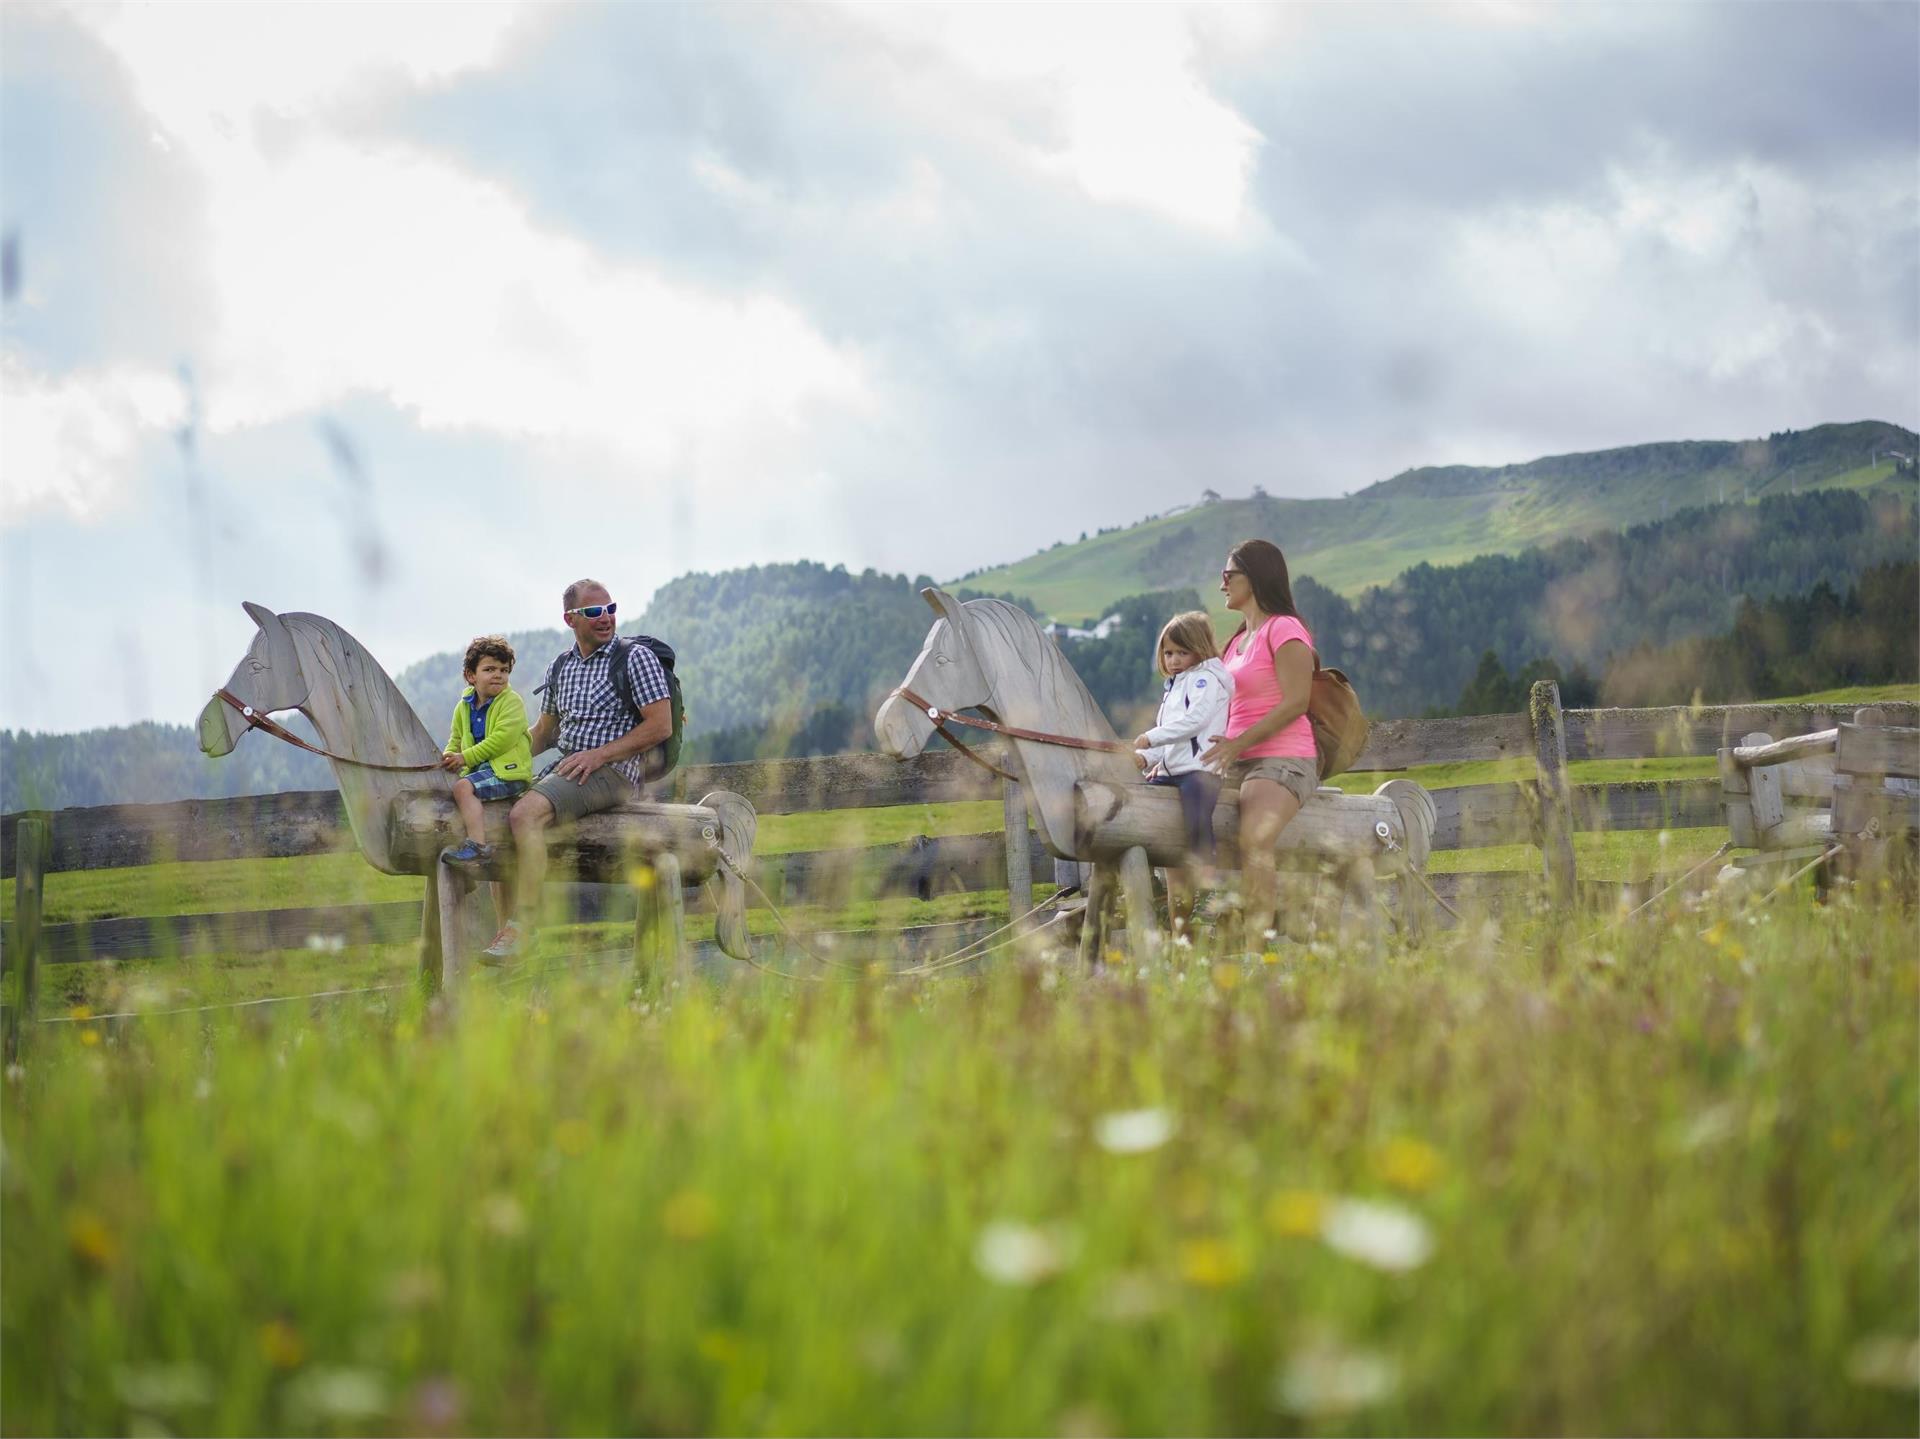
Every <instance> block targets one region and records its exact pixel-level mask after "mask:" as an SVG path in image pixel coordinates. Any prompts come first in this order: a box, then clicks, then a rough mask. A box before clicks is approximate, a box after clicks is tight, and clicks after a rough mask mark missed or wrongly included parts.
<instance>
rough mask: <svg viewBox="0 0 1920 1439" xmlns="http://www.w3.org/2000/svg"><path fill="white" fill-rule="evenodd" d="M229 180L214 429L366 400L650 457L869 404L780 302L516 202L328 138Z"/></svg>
mask: <svg viewBox="0 0 1920 1439" xmlns="http://www.w3.org/2000/svg"><path fill="white" fill-rule="evenodd" d="M222 171H223V172H222V175H221V180H220V183H218V184H217V185H216V186H215V198H214V201H213V207H214V217H215V218H214V224H213V227H212V229H213V234H214V236H215V246H216V252H215V255H214V257H213V264H214V268H215V271H216V273H217V274H218V276H219V285H220V289H221V302H222V307H223V323H222V337H221V352H220V355H219V358H218V364H217V367H216V368H215V369H214V370H213V372H212V373H211V374H210V375H209V380H210V384H209V396H210V398H209V404H208V421H209V424H210V426H211V427H212V428H214V429H215V430H220V429H226V428H232V427H235V426H240V425H250V424H260V423H265V422H268V421H271V420H274V419H277V418H280V417H282V416H285V415H290V414H296V413H299V412H302V411H305V410H311V409H317V408H321V407H324V406H326V405H328V404H329V403H332V402H334V401H335V400H337V399H338V398H339V397H340V396H341V395H344V394H347V393H350V392H352V391H355V390H364V391H370V392H373V393H377V394H380V395H382V396H384V397H386V398H389V399H391V400H392V401H393V402H394V403H396V404H397V405H399V406H401V407H402V408H405V409H408V410H411V411H413V412H415V413H417V415H418V416H419V418H420V421H421V423H422V424H423V425H425V426H427V427H429V428H458V427H466V426H473V427H478V428H482V429H490V430H494V431H498V432H501V433H507V434H522V435H531V436H541V437H551V438H573V439H577V440H582V441H586V442H590V443H598V444H601V445H604V446H606V447H607V448H609V449H611V450H613V451H614V452H616V453H620V454H625V455H627V456H629V457H631V458H636V459H644V460H649V461H659V460H664V459H666V458H668V457H670V456H672V455H673V454H675V453H677V452H679V451H680V450H681V449H682V448H683V447H684V446H685V445H687V444H689V443H697V442H699V441H700V440H701V439H702V437H704V436H709V435H714V436H721V435H728V434H732V433H735V432H737V431H738V429H739V428H740V427H742V426H753V425H755V424H759V423H763V422H764V423H771V424H774V425H778V426H795V425H799V424H802V423H803V422H804V418H805V415H804V412H805V411H806V409H807V408H808V406H810V405H812V404H813V403H815V402H827V403H832V404H847V405H852V406H855V407H859V406H861V405H864V404H865V403H866V402H867V398H868V397H867V392H866V385H865V381H864V380H863V378H862V376H861V373H860V366H859V363H858V360H857V357H855V356H853V355H851V354H849V353H845V352H842V351H840V350H838V349H836V348H835V347H833V346H832V345H830V344H829V343H827V342H826V341H825V340H824V339H822V338H821V337H820V336H819V335H817V334H816V333H815V332H814V331H813V330H812V329H811V327H810V326H809V325H808V323H807V321H806V319H805V317H804V316H802V315H801V314H800V313H799V312H798V311H797V310H796V309H795V308H794V307H793V306H791V305H789V304H787V303H785V302H784V301H782V300H780V299H778V298H776V297H773V296H770V295H766V294H753V293H748V294H745V295H739V296H718V295H710V294H705V293H702V292H700V291H697V290H694V289H691V288H689V287H687V286H684V285H675V284H672V283H670V282H668V281H667V280H665V279H663V278H661V277H660V276H659V275H658V274H657V273H654V272H652V271H650V270H649V269H647V268H646V267H644V266H641V265H637V264H626V265H616V264H612V263H610V262H608V261H606V260H603V259H602V258H600V257H599V256H598V255H597V254H596V253H595V252H594V251H593V250H592V249H590V248H589V247H588V246H587V245H585V244H583V243H582V242H580V241H578V240H575V239H573V238H571V237H568V236H565V235H561V234H557V233H553V232H550V231H546V230H542V229H541V228H539V227H538V226H536V225H534V224H533V223H532V222H531V221H530V220H529V218H528V217H527V215H526V214H525V212H524V209H523V208H522V207H521V205H520V204H519V202H518V201H517V200H515V199H514V198H513V197H512V196H510V195H509V194H507V193H506V192H505V191H504V190H502V189H500V188H499V187H497V186H495V185H492V184H489V183H485V182H482V181H478V180H475V179H473V178H471V177H469V176H466V175H463V174H461V173H459V172H458V171H455V170H453V169H452V168H450V167H449V166H447V165H444V164H442V163H439V162H437V161H433V160H429V159H425V158H423V157H421V156H418V155H413V154H408V153H406V152H403V151H398V150H393V151H384V152H383V151H367V150H364V149H357V148H353V147H349V146H347V145H345V144H341V143H337V142H334V141H315V142H311V143H309V144H306V145H303V146H302V147H301V148H300V150H299V151H298V152H297V153H295V154H293V155H291V156H290V157H288V158H286V159H285V160H284V161H283V162H281V163H278V164H266V163H263V162H259V161H258V160H257V159H256V158H255V157H252V156H250V155H235V156H231V157H229V160H228V163H227V164H226V165H224V166H223V167H222Z"/></svg>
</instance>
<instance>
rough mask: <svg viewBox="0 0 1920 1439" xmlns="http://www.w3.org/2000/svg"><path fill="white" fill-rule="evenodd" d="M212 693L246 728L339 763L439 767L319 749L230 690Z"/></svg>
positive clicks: (405, 770) (400, 770)
mask: <svg viewBox="0 0 1920 1439" xmlns="http://www.w3.org/2000/svg"><path fill="white" fill-rule="evenodd" d="M214 694H215V695H217V696H218V697H219V698H221V699H223V700H225V701H226V702H227V703H228V704H230V705H232V706H233V707H234V708H235V709H237V710H239V711H240V717H241V718H242V719H244V720H245V721H246V722H247V728H248V729H257V730H265V731H266V732H267V733H268V734H270V735H272V736H273V737H274V738H275V739H283V740H285V741H286V742H287V743H288V744H290V745H298V746H299V747H300V748H301V749H303V750H306V751H307V752H308V753H310V754H317V755H319V756H320V757H321V758H323V759H330V760H338V761H339V762H340V763H341V764H351V765H358V766H360V768H362V769H384V770H390V771H392V772H394V773H396V774H413V773H417V772H419V771H422V770H430V769H439V768H440V762H439V761H438V760H435V761H434V762H433V763H432V764H376V763H375V762H374V761H373V760H370V759H355V758H354V757H353V756H352V755H346V754H335V753H334V752H333V751H332V750H330V749H321V748H320V747H319V746H318V745H311V744H308V743H307V742H306V741H305V740H303V739H301V738H300V736H299V735H297V734H295V733H294V732H293V731H292V730H290V729H288V728H286V726H284V725H281V724H278V723H276V722H275V721H273V720H271V719H269V718H267V716H265V715H263V714H261V713H260V712H259V711H258V710H256V709H255V708H254V707H253V706H252V705H250V704H248V703H247V702H246V701H245V700H242V699H240V698H239V697H238V696H237V695H235V694H233V693H232V691H230V690H227V689H217V690H215V691H214Z"/></svg>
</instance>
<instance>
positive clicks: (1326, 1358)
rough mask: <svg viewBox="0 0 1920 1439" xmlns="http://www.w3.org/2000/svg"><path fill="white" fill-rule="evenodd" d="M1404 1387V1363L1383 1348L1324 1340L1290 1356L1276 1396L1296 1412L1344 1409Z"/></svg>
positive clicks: (1342, 1411) (1375, 1401) (1328, 1412)
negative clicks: (1401, 1366)
mask: <svg viewBox="0 0 1920 1439" xmlns="http://www.w3.org/2000/svg"><path fill="white" fill-rule="evenodd" d="M1399 1388H1400V1370H1399V1366H1398V1365H1396V1364H1395V1363H1394V1362H1393V1361H1392V1360H1391V1359H1389V1358H1387V1357H1386V1356H1385V1355H1384V1354H1376V1353H1374V1352H1373V1351H1371V1350H1367V1349H1350V1348H1346V1347H1344V1346H1342V1345H1339V1344H1336V1343H1333V1342H1331V1341H1326V1340H1323V1341H1321V1342H1319V1343H1316V1344H1313V1345H1311V1346H1309V1347H1307V1348H1305V1349H1302V1350H1301V1351H1300V1352H1299V1353H1298V1354H1296V1355H1294V1356H1293V1358H1292V1359H1290V1360H1289V1361H1288V1362H1287V1367H1286V1368H1285V1369H1283V1370H1282V1371H1281V1372H1280V1375H1279V1378H1278V1380H1277V1381H1276V1382H1275V1384H1274V1400H1275V1402H1276V1404H1278V1406H1279V1407H1280V1408H1282V1409H1285V1410H1288V1411H1289V1412H1291V1413H1294V1414H1310V1415H1317V1416H1327V1415H1339V1414H1346V1413H1350V1412H1352V1411H1353V1410H1355V1409H1364V1408H1366V1407H1367V1406H1368V1405H1370V1404H1378V1403H1381V1402H1382V1401H1383V1400H1387V1399H1391V1398H1392V1397H1393V1396H1394V1394H1395V1393H1396V1392H1397V1391H1398V1390H1399Z"/></svg>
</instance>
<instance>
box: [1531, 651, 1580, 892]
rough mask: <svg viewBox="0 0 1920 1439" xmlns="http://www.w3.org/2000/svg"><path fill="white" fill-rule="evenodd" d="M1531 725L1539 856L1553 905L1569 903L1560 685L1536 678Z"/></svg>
mask: <svg viewBox="0 0 1920 1439" xmlns="http://www.w3.org/2000/svg"><path fill="white" fill-rule="evenodd" d="M1527 718H1528V719H1529V720H1530V721H1531V722H1532V726H1533V759H1534V763H1535V764H1536V765H1537V766H1538V767H1539V781H1538V786H1539V796H1540V855H1541V862H1542V866H1543V868H1544V871H1545V874H1546V880H1547V888H1548V891H1549V892H1550V893H1551V894H1552V896H1553V902H1554V904H1555V905H1556V906H1560V907H1565V906H1567V905H1570V904H1572V903H1573V893H1574V889H1573V878H1574V874H1573V813H1572V811H1573V804H1572V799H1571V797H1570V796H1569V794H1568V793H1567V731H1566V716H1565V714H1564V713H1563V712H1562V711H1561V709H1560V686H1559V685H1558V684H1556V683H1555V682H1554V681H1552V680H1539V681H1536V682H1535V684H1534V686H1533V692H1532V694H1530V695H1529V696H1528V698H1527Z"/></svg>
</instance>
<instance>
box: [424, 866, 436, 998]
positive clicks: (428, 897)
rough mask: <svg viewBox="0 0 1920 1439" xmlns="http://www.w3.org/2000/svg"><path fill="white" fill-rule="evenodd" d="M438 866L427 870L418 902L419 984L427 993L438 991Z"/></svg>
mask: <svg viewBox="0 0 1920 1439" xmlns="http://www.w3.org/2000/svg"><path fill="white" fill-rule="evenodd" d="M440 868H441V867H440V866H439V865H438V864H436V865H434V866H433V868H432V869H430V870H428V871H427V888H426V894H425V896H424V898H423V899H422V900H421V903H420V986H421V988H423V989H424V990H426V992H427V993H428V994H438V993H439V992H440V954H441V945H440V889H441V876H440Z"/></svg>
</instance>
